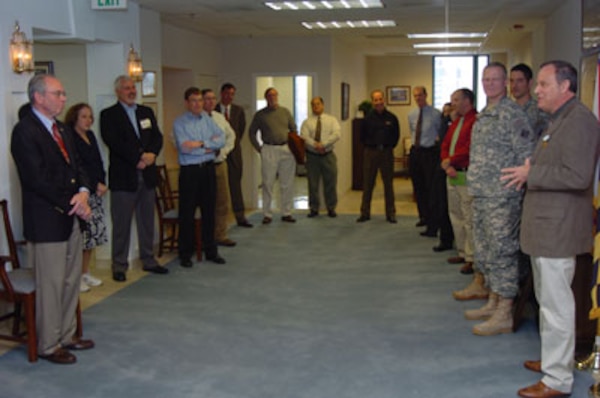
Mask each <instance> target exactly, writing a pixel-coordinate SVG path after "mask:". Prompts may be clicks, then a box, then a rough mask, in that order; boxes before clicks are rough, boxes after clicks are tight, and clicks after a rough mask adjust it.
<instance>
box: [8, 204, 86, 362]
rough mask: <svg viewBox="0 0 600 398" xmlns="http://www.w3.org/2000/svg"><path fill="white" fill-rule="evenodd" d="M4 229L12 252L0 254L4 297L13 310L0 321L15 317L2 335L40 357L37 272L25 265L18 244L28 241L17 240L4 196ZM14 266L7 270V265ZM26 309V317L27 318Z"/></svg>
mask: <svg viewBox="0 0 600 398" xmlns="http://www.w3.org/2000/svg"><path fill="white" fill-rule="evenodd" d="M0 207H1V210H2V218H3V222H4V232H5V236H6V242H7V244H8V251H9V254H8V255H3V256H0V299H3V300H5V301H7V302H8V303H10V304H12V311H9V312H7V313H5V314H3V315H1V316H0V321H6V320H9V319H11V318H12V320H13V323H12V328H11V331H10V334H0V339H3V340H9V341H16V342H19V343H24V344H27V358H28V359H29V362H35V361H37V359H38V352H37V336H36V328H35V275H34V272H33V270H32V269H30V268H21V264H20V262H19V256H18V252H17V245H24V244H25V241H15V239H14V235H13V231H12V226H11V223H10V219H9V216H8V202H7V201H6V200H4V199H3V200H0ZM9 263H10V265H11V267H12V270H11V271H7V269H6V265H7V264H9ZM23 310H24V312H25V314H24V315H25V317H24V318H23ZM76 317H77V331H76V335H77V337H81V336H82V335H83V327H82V323H81V306H80V304H79V303H78V304H77V315H76ZM23 321H25V330H24V331H21V323H22V322H23Z"/></svg>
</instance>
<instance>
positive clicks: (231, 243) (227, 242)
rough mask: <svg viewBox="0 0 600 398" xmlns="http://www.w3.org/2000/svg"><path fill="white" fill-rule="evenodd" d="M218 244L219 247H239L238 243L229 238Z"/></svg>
mask: <svg viewBox="0 0 600 398" xmlns="http://www.w3.org/2000/svg"><path fill="white" fill-rule="evenodd" d="M217 244H218V245H219V246H226V247H233V246H235V245H237V242H236V241H234V240H231V239H229V238H226V239H223V240H220V241H218V242H217Z"/></svg>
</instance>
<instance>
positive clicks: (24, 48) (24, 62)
mask: <svg viewBox="0 0 600 398" xmlns="http://www.w3.org/2000/svg"><path fill="white" fill-rule="evenodd" d="M10 59H11V61H12V69H13V71H15V72H16V73H23V72H29V71H32V70H33V41H31V40H27V36H26V35H25V33H24V32H21V27H20V26H19V21H15V29H14V31H13V33H12V36H11V37H10Z"/></svg>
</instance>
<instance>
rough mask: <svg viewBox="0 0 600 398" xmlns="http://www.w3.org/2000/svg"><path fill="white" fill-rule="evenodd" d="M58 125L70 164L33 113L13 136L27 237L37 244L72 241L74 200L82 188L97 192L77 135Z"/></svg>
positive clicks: (22, 121) (14, 130)
mask: <svg viewBox="0 0 600 398" xmlns="http://www.w3.org/2000/svg"><path fill="white" fill-rule="evenodd" d="M57 125H58V128H59V131H60V134H61V136H62V138H63V141H64V143H65V147H66V150H67V153H68V154H69V160H70V161H69V162H67V161H66V160H65V158H64V157H63V155H62V153H61V151H60V148H59V147H58V144H57V143H56V142H55V141H54V139H53V138H52V136H51V135H50V133H49V132H48V130H47V129H46V127H45V126H44V124H43V123H42V122H41V120H40V119H38V117H37V116H36V115H35V114H34V113H33V112H29V113H28V114H27V115H26V116H24V117H23V119H22V120H21V121H20V122H19V123H17V125H16V126H15V127H14V129H13V133H12V140H11V153H12V156H13V158H14V160H15V163H16V166H17V171H18V173H19V179H20V180H21V191H22V200H23V226H24V235H25V239H27V240H28V241H31V242H35V243H40V242H62V241H66V240H68V239H69V236H70V234H71V231H72V229H73V219H74V216H69V215H68V213H69V211H70V210H71V208H72V206H71V205H70V204H69V202H70V201H71V198H72V197H73V195H75V194H76V193H77V192H79V188H80V187H86V188H87V189H89V190H90V192H91V191H93V189H92V187H91V186H90V183H89V180H88V177H87V175H86V174H85V171H84V168H83V165H82V162H81V159H80V157H79V154H78V153H77V150H76V149H75V143H74V141H73V134H74V133H73V132H72V130H71V129H69V128H68V127H67V126H65V125H64V124H62V123H60V122H58V121H57Z"/></svg>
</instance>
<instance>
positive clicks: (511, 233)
mask: <svg viewBox="0 0 600 398" xmlns="http://www.w3.org/2000/svg"><path fill="white" fill-rule="evenodd" d="M536 138H537V137H536V136H535V134H534V133H533V130H532V128H531V125H530V123H529V120H528V118H527V115H526V114H525V112H524V111H523V110H522V109H521V108H520V107H519V106H518V105H517V104H515V103H514V102H512V101H511V100H509V99H508V98H506V97H504V98H502V99H501V100H500V101H499V102H498V103H497V104H496V105H494V106H491V107H490V106H487V107H485V108H484V109H483V110H482V111H481V113H479V115H478V116H477V122H475V125H474V126H473V132H472V135H471V148H470V163H469V172H468V173H467V181H468V186H469V194H471V195H472V196H473V241H474V260H475V261H474V262H475V266H476V267H477V268H478V269H479V271H481V272H482V273H483V274H484V275H485V279H486V282H487V284H488V286H489V288H490V289H491V290H492V292H494V293H497V294H499V295H500V296H502V297H504V298H513V297H514V296H516V294H517V290H518V279H519V271H518V263H519V223H520V218H521V202H522V198H523V194H522V192H520V191H516V190H514V189H506V188H505V187H504V185H503V183H502V182H501V181H500V176H501V173H500V170H501V169H503V168H506V167H514V166H515V165H521V164H523V163H524V162H525V159H526V158H527V157H529V156H530V155H531V153H532V151H533V148H534V146H535V142H536Z"/></svg>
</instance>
